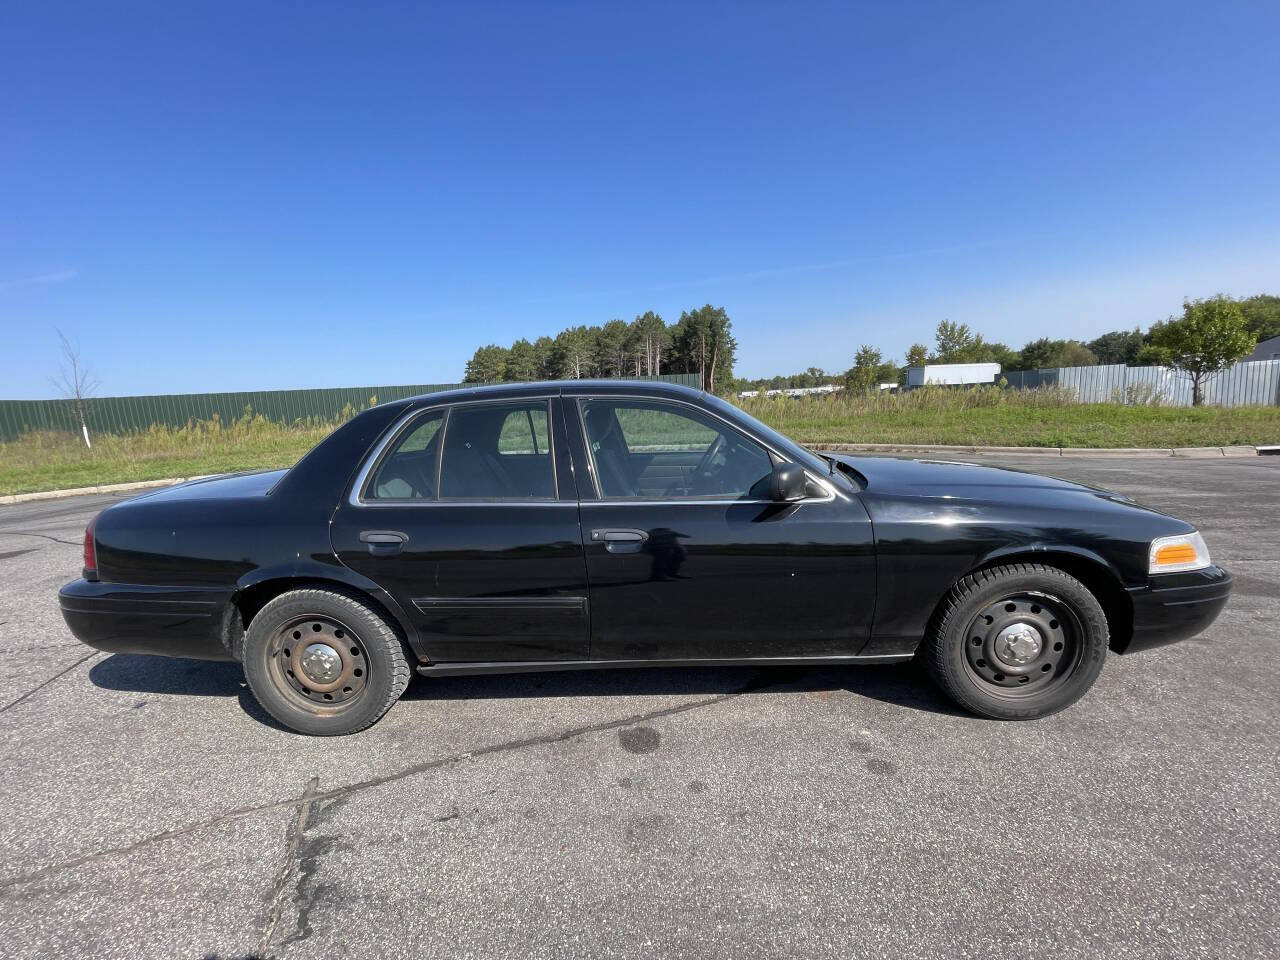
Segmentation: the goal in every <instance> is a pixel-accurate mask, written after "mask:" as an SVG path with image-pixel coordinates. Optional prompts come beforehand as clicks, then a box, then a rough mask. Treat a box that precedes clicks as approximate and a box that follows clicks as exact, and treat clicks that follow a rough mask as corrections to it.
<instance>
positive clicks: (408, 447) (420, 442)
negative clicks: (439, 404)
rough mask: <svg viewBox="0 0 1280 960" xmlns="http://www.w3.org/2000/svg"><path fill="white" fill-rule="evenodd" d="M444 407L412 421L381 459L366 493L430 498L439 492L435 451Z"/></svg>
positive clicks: (381, 497)
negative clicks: (387, 453) (384, 457)
mask: <svg viewBox="0 0 1280 960" xmlns="http://www.w3.org/2000/svg"><path fill="white" fill-rule="evenodd" d="M443 422H444V414H443V412H442V411H439V410H435V411H432V412H431V413H429V414H427V415H426V416H424V417H423V418H422V419H421V420H418V421H416V422H415V423H414V424H412V425H411V426H410V427H409V429H408V431H407V432H406V433H405V434H404V435H403V436H402V437H401V438H400V439H399V441H398V442H397V443H396V445H395V448H394V449H393V450H392V451H391V453H390V454H389V455H388V456H387V457H386V459H384V460H383V461H382V464H381V466H379V467H378V472H377V473H375V474H374V476H373V480H372V481H371V482H370V484H369V487H368V491H367V493H366V494H365V496H366V497H369V498H371V499H374V500H431V499H433V498H434V497H435V495H436V454H437V453H438V451H439V449H440V426H441V424H442V423H443Z"/></svg>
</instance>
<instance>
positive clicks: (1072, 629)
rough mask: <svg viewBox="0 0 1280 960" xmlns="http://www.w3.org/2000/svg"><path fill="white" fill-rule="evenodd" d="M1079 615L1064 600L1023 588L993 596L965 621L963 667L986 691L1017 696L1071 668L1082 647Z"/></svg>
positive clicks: (1057, 681) (1057, 680)
mask: <svg viewBox="0 0 1280 960" xmlns="http://www.w3.org/2000/svg"><path fill="white" fill-rule="evenodd" d="M1083 635H1084V631H1083V627H1082V625H1081V621H1080V618H1079V616H1077V615H1076V613H1075V610H1074V609H1073V608H1072V607H1071V605H1070V604H1068V603H1067V602H1066V601H1064V600H1062V599H1060V598H1058V597H1055V596H1052V595H1050V594H1047V593H1039V592H1035V591H1025V592H1021V593H1015V594H1010V595H1009V596H1005V597H1001V598H1000V599H999V600H994V601H992V602H990V603H988V604H986V605H985V606H983V608H982V609H981V610H979V611H978V613H977V615H975V616H974V617H973V619H971V620H970V621H969V624H968V627H967V630H966V632H965V635H964V651H965V657H964V662H965V672H966V673H967V674H968V676H969V679H970V681H972V682H973V684H974V685H975V686H976V687H978V688H979V689H980V690H982V691H983V692H984V693H987V694H990V695H994V696H997V697H1003V698H1006V699H1010V700H1019V699H1024V698H1026V697H1031V696H1035V695H1037V694H1039V693H1042V692H1044V691H1045V690H1047V689H1049V688H1051V687H1055V686H1059V685H1061V684H1062V683H1064V682H1065V681H1066V680H1067V678H1068V677H1070V676H1071V675H1072V674H1073V673H1075V671H1076V668H1077V667H1078V666H1079V664H1080V660H1081V655H1082V653H1083V650H1084V647H1083V645H1082V638H1083Z"/></svg>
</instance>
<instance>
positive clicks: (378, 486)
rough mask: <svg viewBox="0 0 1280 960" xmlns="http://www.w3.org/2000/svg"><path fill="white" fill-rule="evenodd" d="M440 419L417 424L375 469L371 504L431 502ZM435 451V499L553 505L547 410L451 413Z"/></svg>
mask: <svg viewBox="0 0 1280 960" xmlns="http://www.w3.org/2000/svg"><path fill="white" fill-rule="evenodd" d="M440 420H441V418H440V414H438V413H437V414H435V415H434V416H433V417H430V418H428V419H427V420H425V421H422V422H420V423H419V424H418V425H417V426H416V427H414V428H413V429H412V430H411V431H410V432H409V433H408V434H406V435H405V437H404V439H403V440H402V441H401V442H400V443H399V444H398V445H397V447H396V449H395V450H394V451H393V452H392V453H391V454H390V455H389V456H388V457H387V458H386V459H385V460H384V461H383V463H382V465H381V466H380V467H379V468H378V471H377V474H376V476H375V477H374V481H373V483H372V484H371V485H370V488H369V489H370V491H371V492H372V495H373V496H374V498H376V499H395V500H406V499H412V500H430V499H435V497H436V490H435V469H436V454H437V450H439V448H440V444H441V440H442V433H441V430H440V426H441V423H440ZM443 444H444V447H443V450H440V453H441V456H442V459H441V463H440V491H439V496H440V498H441V499H449V498H458V499H463V498H465V499H517V500H523V499H553V498H554V497H555V495H556V491H555V472H554V469H553V467H552V463H551V451H550V443H549V433H548V428H547V404H546V402H545V401H537V402H533V403H521V404H478V405H476V406H471V407H467V406H463V407H455V408H454V409H453V410H452V412H451V413H450V415H449V421H448V424H447V426H446V427H445V429H444V431H443Z"/></svg>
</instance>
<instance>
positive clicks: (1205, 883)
mask: <svg viewBox="0 0 1280 960" xmlns="http://www.w3.org/2000/svg"><path fill="white" fill-rule="evenodd" d="M985 462H1000V463H1008V464H1013V465H1018V466H1026V467H1029V468H1031V469H1036V470H1041V471H1043V472H1048V473H1054V474H1056V475H1059V476H1065V477H1068V478H1071V479H1080V480H1085V481H1089V482H1093V483H1098V484H1101V485H1103V486H1107V487H1110V488H1112V489H1115V490H1118V491H1121V492H1124V493H1128V494H1131V495H1133V496H1135V497H1137V498H1138V499H1139V500H1141V501H1143V502H1145V503H1148V504H1150V505H1152V506H1155V507H1157V508H1160V509H1163V510H1166V511H1168V512H1170V513H1173V514H1175V515H1177V516H1180V517H1183V518H1185V519H1188V520H1190V521H1192V522H1193V523H1196V524H1197V525H1198V526H1199V527H1200V529H1201V531H1202V532H1203V533H1204V535H1205V539H1206V540H1207V541H1208V544H1209V547H1210V549H1211V551H1212V553H1213V555H1214V558H1215V560H1217V561H1218V562H1220V563H1222V564H1223V565H1225V566H1227V567H1228V568H1229V569H1230V570H1231V571H1232V572H1233V573H1234V574H1235V577H1236V588H1235V595H1234V597H1233V599H1232V601H1231V603H1230V605H1229V606H1228V608H1227V610H1226V611H1225V613H1224V614H1223V616H1222V617H1221V618H1220V619H1219V621H1218V623H1217V624H1215V626H1214V627H1213V629H1212V630H1211V631H1210V632H1208V633H1207V634H1205V635H1204V636H1202V637H1201V638H1198V639H1197V640H1195V641H1191V642H1187V643H1183V644H1178V645H1175V646H1171V647H1166V648H1163V649H1158V650H1155V651H1151V652H1149V653H1144V654H1137V655H1134V656H1130V657H1123V658H1121V657H1116V656H1112V657H1111V658H1110V659H1109V661H1108V663H1107V666H1106V668H1105V670H1104V672H1103V675H1102V678H1101V679H1100V681H1099V682H1098V684H1097V686H1096V687H1095V688H1094V690H1093V691H1092V692H1091V693H1090V694H1089V695H1088V696H1087V697H1086V698H1085V700H1083V701H1082V702H1081V703H1080V704H1078V705H1076V706H1075V707H1074V708H1072V709H1070V710H1068V711H1066V712H1064V713H1061V714H1058V715H1056V716H1054V717H1051V718H1048V719H1045V720H1041V721H1036V722H1031V723H1023V724H1009V723H996V722H992V721H985V720H978V719H975V718H972V717H969V716H964V715H960V714H957V713H956V712H954V711H953V710H952V709H951V708H950V707H949V706H948V705H947V704H946V703H945V702H944V701H943V700H942V699H941V697H940V696H939V695H938V694H937V693H936V692H935V691H934V690H933V689H932V688H931V687H930V686H929V684H928V681H927V680H925V679H924V677H923V676H922V675H920V674H919V673H918V672H917V671H916V669H915V668H914V667H912V666H909V665H907V666H895V667H868V668H862V669H858V670H854V669H805V668H788V669H778V668H769V669H754V668H735V669H704V670H656V671H614V672H605V673H598V674H563V675H555V674H539V675H532V676H515V677H483V678H453V679H445V678H438V679H432V680H423V679H421V678H419V679H417V680H415V681H414V683H413V684H412V685H411V687H410V689H409V692H408V694H407V695H406V698H405V700H404V702H402V703H401V704H399V705H398V706H397V707H396V708H395V709H394V710H392V712H391V713H390V714H389V715H388V716H387V717H386V719H384V720H383V721H382V722H381V723H379V724H378V725H377V726H375V727H374V728H373V729H371V730H370V731H367V732H366V733H364V734H361V735H358V736H355V737H349V738H343V739H323V740H322V739H309V738H306V737H301V736H296V735H294V734H291V733H289V732H287V731H285V730H282V729H280V728H279V727H277V726H276V725H274V724H273V723H272V722H271V721H270V720H269V718H267V717H266V716H265V715H264V714H263V713H262V711H261V710H259V709H258V708H257V706H256V704H255V703H254V702H253V699H252V697H251V696H250V695H249V693H248V692H247V689H246V688H245V686H244V682H243V677H242V675H241V671H240V668H239V667H238V666H237V665H232V664H212V663H201V662H196V661H184V660H168V659H164V658H149V657H134V656H123V655H115V656H109V655H106V654H98V653H94V652H93V651H91V650H89V649H88V648H85V647H82V646H80V645H79V644H77V643H76V641H75V640H74V639H73V638H72V637H71V636H70V634H69V633H68V632H67V630H66V628H65V626H64V625H63V623H62V619H61V617H60V615H59V613H58V607H57V599H56V592H57V588H58V587H59V586H60V585H61V584H62V583H63V582H65V581H66V580H68V579H71V578H72V577H74V576H76V575H77V573H78V570H79V566H80V537H81V533H82V531H83V528H84V525H85V523H86V522H87V520H88V519H89V518H90V516H91V515H92V514H93V513H94V512H95V511H96V510H97V509H98V508H100V507H101V506H102V505H103V503H104V502H107V500H108V498H106V497H96V498H80V499H73V500H58V501H47V502H42V503H31V504H24V505H19V506H10V507H0V573H2V574H3V575H2V576H0V650H3V652H4V654H5V658H6V667H7V669H6V678H7V682H6V689H5V690H4V691H3V696H2V697H0V700H2V703H0V737H3V743H4V776H3V779H2V780H0V852H2V853H3V865H0V904H2V905H3V908H2V909H0V956H5V957H36V956H77V957H164V958H172V957H211V956H217V957H249V956H264V957H265V956H271V957H304V956H320V955H323V956H338V955H342V954H344V953H345V954H348V955H353V956H358V955H369V956H383V957H417V956H437V957H454V956H457V957H522V958H523V957H565V956H583V957H609V956H646V957H648V956H653V957H673V956H690V957H733V958H743V957H765V956H783V955H785V956H797V957H807V958H808V957H841V958H846V957H852V956H863V957H865V956H883V957H1037V958H1043V957H1088V958H1096V957H1102V956H1106V957H1227V956H1230V957H1274V956H1277V955H1280V904H1278V903H1277V891H1278V890H1280V736H1278V730H1277V727H1278V724H1277V716H1278V711H1277V707H1278V706H1280V629H1277V626H1276V625H1277V622H1280V522H1278V520H1280V458H1257V459H1238V460H1236V459H1233V460H1222V459H1220V460H1212V461H1210V460H1205V461H1179V460H1173V459H1168V460H1070V459H1062V458H1057V457H1055V458H1035V459H1031V458H1025V459H1021V460H1019V459H1017V458H1000V459H999V460H993V459H987V460H986V461H985Z"/></svg>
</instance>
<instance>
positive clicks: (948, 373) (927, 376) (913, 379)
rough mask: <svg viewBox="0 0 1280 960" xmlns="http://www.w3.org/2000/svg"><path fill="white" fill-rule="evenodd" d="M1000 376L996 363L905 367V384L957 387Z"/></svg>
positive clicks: (987, 380)
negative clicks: (934, 384)
mask: <svg viewBox="0 0 1280 960" xmlns="http://www.w3.org/2000/svg"><path fill="white" fill-rule="evenodd" d="M998 376H1000V364H998V363H931V364H927V365H926V366H923V367H907V386H908V387H923V386H924V385H925V384H929V383H936V384H941V385H944V386H950V387H957V386H963V385H965V384H973V383H994V382H995V379H996V377H998Z"/></svg>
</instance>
